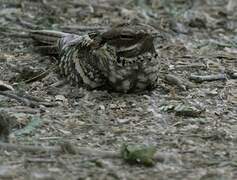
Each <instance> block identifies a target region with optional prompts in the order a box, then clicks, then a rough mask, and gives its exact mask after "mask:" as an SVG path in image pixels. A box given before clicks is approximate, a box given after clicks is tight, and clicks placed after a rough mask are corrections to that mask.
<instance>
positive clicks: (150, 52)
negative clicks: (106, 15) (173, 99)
mask: <svg viewBox="0 0 237 180" xmlns="http://www.w3.org/2000/svg"><path fill="white" fill-rule="evenodd" d="M30 36H31V37H32V38H33V39H34V40H36V41H38V42H40V43H42V44H43V46H42V47H44V49H45V51H48V52H49V53H52V54H53V53H54V52H56V53H58V55H59V58H58V65H59V69H60V72H61V74H62V75H64V76H65V77H66V78H67V79H68V80H69V81H70V82H71V83H72V84H74V85H78V86H84V87H87V88H88V89H95V88H96V89H97V88H103V89H104V88H106V89H108V90H113V91H118V92H124V93H128V92H138V91H142V90H145V89H148V88H153V87H155V86H156V84H157V78H158V70H159V58H158V53H157V52H156V50H155V46H154V39H155V38H156V37H157V36H159V33H158V31H156V30H155V29H154V28H153V27H151V26H149V25H146V24H140V23H137V24H121V25H117V26H115V27H113V28H111V29H108V30H106V31H104V32H91V33H87V34H85V35H82V36H80V35H76V34H69V33H63V32H58V31H51V30H35V31H31V32H30ZM50 51H51V52H50Z"/></svg>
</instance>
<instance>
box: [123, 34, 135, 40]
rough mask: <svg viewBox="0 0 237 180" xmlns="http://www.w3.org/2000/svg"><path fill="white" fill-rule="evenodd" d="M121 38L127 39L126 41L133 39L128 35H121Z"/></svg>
mask: <svg viewBox="0 0 237 180" xmlns="http://www.w3.org/2000/svg"><path fill="white" fill-rule="evenodd" d="M120 38H121V39H125V40H130V39H133V36H132V35H128V34H121V35H120Z"/></svg>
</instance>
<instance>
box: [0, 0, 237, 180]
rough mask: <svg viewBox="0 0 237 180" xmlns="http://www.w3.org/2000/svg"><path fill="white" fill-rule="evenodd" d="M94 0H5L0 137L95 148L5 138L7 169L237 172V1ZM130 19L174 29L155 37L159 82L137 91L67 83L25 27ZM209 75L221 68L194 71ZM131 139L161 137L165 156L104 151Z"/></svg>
mask: <svg viewBox="0 0 237 180" xmlns="http://www.w3.org/2000/svg"><path fill="white" fill-rule="evenodd" d="M89 2H90V3H89ZM89 2H88V1H82V0H78V1H76V0H74V1H73V0H65V1H57V0H41V1H30V0H19V1H17V0H9V1H3V0H0V17H1V18H0V39H1V44H0V74H1V76H0V80H1V83H2V84H3V85H1V83H0V87H1V88H0V110H1V116H0V121H1V124H0V136H1V139H2V141H3V142H5V143H10V144H16V145H19V147H20V145H22V146H23V147H26V146H27V145H31V146H34V147H35V146H37V147H42V146H43V147H48V146H50V147H58V146H60V144H62V142H70V144H72V145H73V146H75V147H76V148H82V147H85V148H88V151H86V152H85V153H84V154H80V153H79V154H73V153H63V152H61V153H47V152H44V153H37V152H34V150H32V151H30V152H28V151H26V150H24V149H21V150H19V149H18V148H17V147H18V146H17V147H14V148H13V151H12V150H9V148H7V147H6V144H4V143H3V144H1V143H0V149H1V151H0V179H21V180H23V179H86V180H89V179H193V180H196V179H202V180H207V179H237V158H236V157H237V80H236V73H237V56H236V55H237V49H236V47H237V38H236V27H237V13H236V9H237V4H236V3H235V1H234V0H229V1H227V0H200V1H194V0H187V1H184V0H170V1H165V0H150V1H148V0H147V1H145V0H144V1H143V0H137V1H136V0H131V1H120V0H111V1H110V0H93V1H89ZM134 19H135V20H136V21H140V22H143V23H147V24H150V25H152V26H154V27H155V28H157V29H158V30H159V31H160V32H161V33H162V34H164V35H165V37H166V40H163V41H162V42H160V41H157V42H156V47H157V50H158V51H159V53H160V56H161V59H160V62H161V65H160V78H159V80H158V86H157V88H156V89H155V90H152V91H145V92H141V93H136V94H133V93H131V94H119V93H112V92H107V91H100V90H93V91H89V90H86V89H83V88H76V87H72V86H70V84H68V83H66V82H65V81H63V78H62V77H61V76H59V74H58V72H57V71H56V70H55V68H54V67H55V61H56V60H55V58H54V57H50V56H45V55H42V54H40V53H39V52H37V51H35V49H34V48H33V41H32V40H31V39H30V38H28V35H27V33H28V31H29V30H30V29H54V30H61V31H65V32H74V33H77V34H84V33H86V32H88V31H94V30H96V31H103V30H104V29H106V28H108V27H110V26H113V25H114V24H116V23H119V22H127V21H130V20H134ZM206 75H207V76H208V77H209V76H210V77H211V78H213V77H217V80H213V81H211V80H210V81H202V80H201V81H202V82H200V81H199V82H197V80H195V77H197V76H201V77H205V76H206ZM7 84H8V86H7ZM11 88H13V89H14V90H8V91H5V90H7V89H11ZM3 90H4V91H3ZM9 94H15V96H14V97H15V98H14V97H12V96H11V97H10V96H9ZM124 144H136V145H147V146H153V147H155V148H156V150H157V154H156V155H157V156H159V157H160V158H156V159H155V162H154V165H153V166H152V167H146V166H144V165H141V164H140V165H139V164H135V165H130V164H128V163H127V162H125V161H124V160H122V159H121V158H116V156H113V155H112V156H110V155H109V154H107V153H108V152H111V151H112V152H119V151H120V149H121V147H122V146H123V145H124ZM7 145H9V144H7ZM95 150H99V152H100V153H95V154H93V152H94V151H95ZM103 152H105V155H102V154H103Z"/></svg>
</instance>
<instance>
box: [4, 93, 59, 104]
mask: <svg viewBox="0 0 237 180" xmlns="http://www.w3.org/2000/svg"><path fill="white" fill-rule="evenodd" d="M11 92H12V93H11ZM11 92H8V91H4V92H3V91H0V95H2V96H6V97H9V98H12V99H15V100H17V101H18V102H20V103H23V104H24V105H25V106H30V107H40V105H43V106H46V107H52V106H56V105H57V103H51V102H46V101H43V100H40V99H38V98H35V97H32V96H30V95H27V96H26V95H24V96H22V94H19V95H18V94H17V93H14V91H11ZM13 93H14V94H13Z"/></svg>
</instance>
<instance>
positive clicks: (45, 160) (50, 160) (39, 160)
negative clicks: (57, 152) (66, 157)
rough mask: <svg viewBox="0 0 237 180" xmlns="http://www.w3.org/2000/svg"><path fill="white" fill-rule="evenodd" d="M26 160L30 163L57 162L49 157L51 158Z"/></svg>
mask: <svg viewBox="0 0 237 180" xmlns="http://www.w3.org/2000/svg"><path fill="white" fill-rule="evenodd" d="M26 162H29V163H32V162H33V163H55V162H56V160H55V159H49V158H27V159H26Z"/></svg>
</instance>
